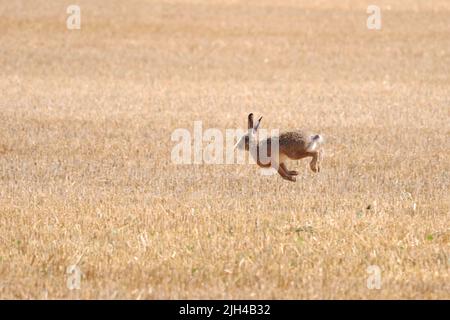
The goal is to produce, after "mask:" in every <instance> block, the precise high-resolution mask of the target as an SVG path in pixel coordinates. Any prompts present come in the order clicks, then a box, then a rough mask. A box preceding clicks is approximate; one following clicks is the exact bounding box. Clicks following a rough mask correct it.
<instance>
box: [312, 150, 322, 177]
mask: <svg viewBox="0 0 450 320" xmlns="http://www.w3.org/2000/svg"><path fill="white" fill-rule="evenodd" d="M321 158H322V151H321V150H317V151H316V152H313V153H312V160H311V162H310V163H309V167H310V168H311V170H312V171H314V172H320V160H321Z"/></svg>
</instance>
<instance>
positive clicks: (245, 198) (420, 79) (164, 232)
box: [0, 0, 450, 299]
mask: <svg viewBox="0 0 450 320" xmlns="http://www.w3.org/2000/svg"><path fill="white" fill-rule="evenodd" d="M69 4H70V3H66V2H64V1H56V0H49V1H43V0H38V1H19V0H15V1H6V0H0V30H1V32H0V298H2V299H102V298H107V299H120V298H124V299H164V298H169V299H182V298H189V299H191V298H215V299H245V298H248V299H288V298H289V299H344V298H352V299H397V298H400V299H430V298H436V299H449V298H450V269H449V267H450V192H449V186H450V174H449V172H450V160H449V159H450V20H449V17H450V3H449V2H448V1H446V0H433V1H418V0H417V1H414V0H409V1H407V0H400V1H385V0H378V1H377V3H372V2H365V1H356V0H354V1H351V0H348V1H332V0H322V1H306V0H301V1H300V0H299V1H287V0H283V1H268V0H258V1H256V0H252V1H231V0H229V1H211V0H208V1H207V0H191V1H144V0H129V1H118V0H109V1H99V0H95V1H94V0H79V1H77V2H76V4H77V5H79V6H80V8H81V29H79V30H69V29H68V28H67V27H66V19H67V17H68V14H67V13H66V9H67V6H68V5H69ZM370 4H376V5H378V6H379V7H380V9H381V19H382V20H381V21H382V28H381V30H369V29H368V27H367V24H366V22H367V18H368V17H369V14H368V13H367V11H366V10H367V6H368V5H370ZM249 112H254V113H255V115H256V116H259V115H263V116H264V118H263V122H262V128H266V129H273V128H279V129H281V130H288V129H295V128H305V129H309V130H311V131H313V132H317V133H320V134H322V135H323V136H324V137H325V140H326V143H325V145H324V150H325V156H324V160H323V164H322V170H321V172H320V173H318V174H315V173H313V172H311V171H310V170H309V166H308V161H307V160H300V161H297V162H291V163H289V168H290V169H296V170H299V171H300V175H299V177H298V179H297V182H296V183H292V182H288V181H285V180H283V179H281V178H280V177H279V176H263V175H261V174H259V171H258V168H257V167H256V166H255V165H250V164H247V165H239V164H215V165H214V164H205V163H202V164H184V165H180V164H176V163H174V162H173V161H172V160H171V152H172V149H173V147H174V145H175V144H176V143H175V142H174V141H172V139H171V135H172V133H173V132H174V130H176V129H178V128H186V129H188V130H189V131H190V132H192V131H193V126H194V121H202V125H203V130H206V129H208V128H217V129H219V130H220V131H222V132H225V130H226V129H227V128H243V129H244V128H246V117H247V114H248V113H249ZM71 268H72V269H71ZM75 269H76V270H78V271H79V272H81V276H80V278H79V279H80V282H79V289H76V288H75V289H73V288H74V286H73V284H74V283H77V282H73V279H74V276H75V275H78V274H79V273H77V272H78V271H77V272H75V271H74V273H68V271H71V270H75ZM374 270H375V271H374ZM377 271H379V272H377ZM374 277H375V278H374ZM373 279H378V280H380V281H381V282H378V284H379V286H378V285H377V286H376V287H375V288H374V287H373V285H370V284H371V283H374V282H373ZM71 285H72V286H71ZM75 287H77V285H76V286H75ZM71 289H73V290H71Z"/></svg>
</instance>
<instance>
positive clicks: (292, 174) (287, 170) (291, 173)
mask: <svg viewBox="0 0 450 320" xmlns="http://www.w3.org/2000/svg"><path fill="white" fill-rule="evenodd" d="M280 166H283V169H284V171H286V173H287V174H288V175H290V176H298V171H295V170H289V169H288V168H287V167H286V165H285V164H284V163H282V164H280Z"/></svg>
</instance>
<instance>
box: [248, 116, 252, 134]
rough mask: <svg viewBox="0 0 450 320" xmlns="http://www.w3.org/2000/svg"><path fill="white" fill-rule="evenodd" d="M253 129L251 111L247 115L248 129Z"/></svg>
mask: <svg viewBox="0 0 450 320" xmlns="http://www.w3.org/2000/svg"><path fill="white" fill-rule="evenodd" d="M251 129H253V113H250V114H249V115H248V130H251Z"/></svg>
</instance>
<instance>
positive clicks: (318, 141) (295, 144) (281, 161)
mask: <svg viewBox="0 0 450 320" xmlns="http://www.w3.org/2000/svg"><path fill="white" fill-rule="evenodd" d="M261 119H262V117H261V118H259V119H258V122H257V123H256V125H255V126H254V125H253V113H250V114H249V115H248V133H247V134H245V135H244V136H242V138H241V139H240V140H239V141H238V142H237V143H236V146H235V148H237V149H240V150H246V151H251V152H250V153H251V155H252V157H253V158H254V159H255V161H256V163H257V164H258V165H259V166H260V167H263V168H269V167H272V168H275V169H277V171H278V173H279V174H280V175H281V176H282V177H283V179H286V180H289V181H295V180H296V178H295V176H296V175H298V172H297V171H291V170H289V169H288V168H286V164H285V161H286V160H287V159H292V160H298V159H303V158H306V157H312V160H311V162H310V164H309V166H310V168H311V170H312V171H314V172H319V171H320V164H319V162H320V160H321V155H322V149H321V145H322V143H323V138H322V137H321V136H320V135H318V134H309V133H307V132H304V131H301V130H297V131H289V132H283V133H281V134H280V135H279V136H277V137H269V138H267V139H264V140H262V141H258V136H257V132H258V128H259V125H260V123H261ZM275 139H278V144H279V148H278V157H277V155H274V156H272V155H271V149H272V148H271V145H272V142H275V141H276V140H275ZM260 149H262V152H261V155H260ZM266 150H267V151H266Z"/></svg>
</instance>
